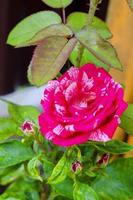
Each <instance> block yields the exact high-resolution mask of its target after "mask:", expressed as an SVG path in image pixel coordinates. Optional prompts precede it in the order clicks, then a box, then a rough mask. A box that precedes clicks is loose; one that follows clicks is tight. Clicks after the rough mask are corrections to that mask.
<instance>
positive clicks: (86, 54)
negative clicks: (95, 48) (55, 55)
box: [69, 42, 109, 71]
mask: <svg viewBox="0 0 133 200" xmlns="http://www.w3.org/2000/svg"><path fill="white" fill-rule="evenodd" d="M80 46H81V44H80V43H79V42H78V43H77V45H76V46H75V48H74V49H73V51H72V53H71V54H70V56H69V59H70V61H71V63H72V64H73V65H74V66H77V67H80V66H82V65H84V64H86V63H94V64H95V65H96V66H97V67H103V68H104V69H105V70H106V71H109V66H108V65H106V64H105V63H103V62H101V61H100V60H99V59H97V58H96V57H95V56H94V55H93V54H92V53H91V52H90V51H89V50H88V49H86V48H84V46H82V48H83V49H82V52H81V55H79V51H80Z"/></svg>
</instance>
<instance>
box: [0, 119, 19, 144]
mask: <svg viewBox="0 0 133 200" xmlns="http://www.w3.org/2000/svg"><path fill="white" fill-rule="evenodd" d="M14 135H17V125H16V123H15V122H14V121H13V120H12V119H11V118H0V142H2V141H4V140H6V139H8V138H10V137H11V136H14Z"/></svg>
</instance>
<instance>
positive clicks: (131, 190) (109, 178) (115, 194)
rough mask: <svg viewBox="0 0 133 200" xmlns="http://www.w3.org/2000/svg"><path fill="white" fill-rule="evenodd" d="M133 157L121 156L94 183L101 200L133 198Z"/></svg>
mask: <svg viewBox="0 0 133 200" xmlns="http://www.w3.org/2000/svg"><path fill="white" fill-rule="evenodd" d="M132 186H133V158H120V159H117V160H115V161H114V162H112V163H111V164H110V165H108V167H107V168H106V176H103V175H99V176H98V177H97V178H96V179H95V181H94V182H93V183H92V187H93V188H94V190H95V191H96V192H97V194H98V196H99V200H131V199H132V198H133V187H132Z"/></svg>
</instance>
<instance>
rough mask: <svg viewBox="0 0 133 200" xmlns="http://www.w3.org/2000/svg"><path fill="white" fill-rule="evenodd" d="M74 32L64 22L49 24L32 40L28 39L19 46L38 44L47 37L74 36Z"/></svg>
mask: <svg viewBox="0 0 133 200" xmlns="http://www.w3.org/2000/svg"><path fill="white" fill-rule="evenodd" d="M72 35H73V33H72V31H71V29H70V28H69V27H67V26H66V25H64V24H55V25H51V26H48V27H46V28H44V29H42V30H41V31H39V32H37V33H36V34H35V35H34V36H33V37H32V38H31V40H29V41H27V42H26V43H23V44H22V45H19V46H17V47H24V46H31V45H37V44H38V43H39V42H41V41H42V40H44V39H45V38H48V37H52V36H60V37H63V36H64V37H66V38H69V37H72Z"/></svg>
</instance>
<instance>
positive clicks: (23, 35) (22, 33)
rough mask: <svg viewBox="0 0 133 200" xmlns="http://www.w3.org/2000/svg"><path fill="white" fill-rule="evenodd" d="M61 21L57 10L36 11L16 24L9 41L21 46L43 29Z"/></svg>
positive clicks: (13, 44)
mask: <svg viewBox="0 0 133 200" xmlns="http://www.w3.org/2000/svg"><path fill="white" fill-rule="evenodd" d="M60 23H61V18H60V16H59V15H58V14H56V13H55V12H52V11H41V12H38V13H35V14H33V15H31V16H29V17H27V18H25V19H24V20H22V21H21V22H19V23H18V24H17V25H16V27H15V28H14V29H13V30H12V31H11V32H10V34H9V36H8V39H7V43H8V44H10V45H12V46H21V45H23V43H24V44H25V43H26V42H28V41H29V40H31V39H32V38H33V37H34V36H35V35H36V34H37V33H38V32H39V31H41V30H42V29H44V28H46V27H48V26H50V25H53V24H60Z"/></svg>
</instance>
